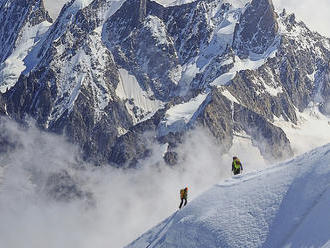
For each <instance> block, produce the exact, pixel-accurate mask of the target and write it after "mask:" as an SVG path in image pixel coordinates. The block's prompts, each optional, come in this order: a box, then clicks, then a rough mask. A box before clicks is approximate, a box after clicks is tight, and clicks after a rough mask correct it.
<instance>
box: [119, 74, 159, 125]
mask: <svg viewBox="0 0 330 248" xmlns="http://www.w3.org/2000/svg"><path fill="white" fill-rule="evenodd" d="M119 73H120V80H119V84H118V86H117V88H116V94H117V96H118V97H119V98H120V99H122V100H126V108H127V110H128V111H129V113H130V114H131V116H132V118H133V120H134V123H138V122H140V121H142V120H143V119H145V118H148V117H150V116H152V115H153V114H154V113H155V112H156V111H157V110H158V109H160V108H161V107H162V106H163V103H162V102H161V101H158V100H152V99H151V96H150V95H149V94H148V93H147V92H146V91H145V90H143V89H142V88H141V87H140V85H139V82H138V81H137V80H136V78H135V76H133V75H131V74H129V72H128V71H126V70H125V69H119Z"/></svg>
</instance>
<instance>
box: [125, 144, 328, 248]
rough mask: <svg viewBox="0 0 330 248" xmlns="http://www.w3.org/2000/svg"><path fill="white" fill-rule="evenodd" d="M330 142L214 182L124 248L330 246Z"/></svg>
mask: <svg viewBox="0 0 330 248" xmlns="http://www.w3.org/2000/svg"><path fill="white" fill-rule="evenodd" d="M329 159H330V144H328V145H325V146H323V147H320V148H317V149H315V150H312V151H310V152H308V153H306V154H303V155H302V156H299V157H297V158H295V159H293V160H291V161H288V162H285V163H283V164H280V165H278V166H276V167H272V168H269V169H266V170H264V171H258V172H255V173H248V174H243V175H242V176H234V177H233V178H231V179H227V180H225V181H223V182H220V183H219V184H217V185H215V186H213V187H212V188H211V189H210V190H208V191H206V192H205V193H203V194H202V195H200V196H199V197H198V198H196V199H194V200H193V201H191V202H189V204H188V205H187V206H186V207H184V208H183V209H182V210H181V211H177V212H175V213H174V214H173V215H172V216H170V217H169V218H168V219H166V220H164V221H163V222H162V223H160V224H159V225H158V226H156V227H154V228H153V229H151V230H150V231H148V232H147V233H145V234H144V235H142V236H141V237H140V238H138V239H137V240H136V241H134V242H133V243H131V244H130V245H128V246H126V248H142V247H143V248H145V247H149V248H151V247H153V248H160V247H164V248H165V247H167V248H174V247H178V248H179V247H180V248H188V247H189V248H194V247H196V248H197V247H204V248H211V247H212V248H213V247H329V245H330V222H329V218H330V214H329V211H328V208H329V204H330V188H329V181H330V167H329Z"/></svg>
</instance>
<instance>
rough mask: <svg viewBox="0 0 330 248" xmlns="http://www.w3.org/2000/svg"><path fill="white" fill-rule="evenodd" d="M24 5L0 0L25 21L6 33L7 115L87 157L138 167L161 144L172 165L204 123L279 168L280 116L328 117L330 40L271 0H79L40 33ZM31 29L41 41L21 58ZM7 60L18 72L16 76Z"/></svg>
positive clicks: (38, 15) (2, 69)
mask: <svg viewBox="0 0 330 248" xmlns="http://www.w3.org/2000/svg"><path fill="white" fill-rule="evenodd" d="M23 2H24V1H19V2H17V1H2V2H0V3H1V8H2V9H3V10H5V11H1V14H0V15H1V16H0V18H2V19H3V20H11V19H12V18H14V17H15V16H16V17H17V16H19V15H20V16H21V18H22V19H20V20H22V22H20V25H18V26H17V27H16V26H15V27H14V28H11V29H10V31H9V32H8V30H7V31H5V29H2V31H1V30H0V46H1V47H5V46H6V47H8V48H6V49H7V50H5V49H3V50H2V53H0V55H1V57H0V58H2V61H3V62H2V63H1V65H0V87H1V89H2V92H3V93H2V94H1V95H0V104H1V105H0V113H1V114H3V115H8V116H10V117H12V118H15V119H16V120H24V118H25V117H26V116H32V117H33V118H35V119H36V120H37V123H38V125H39V126H40V127H42V128H44V129H48V130H50V131H54V132H57V133H63V134H65V135H67V136H68V137H69V139H70V140H71V141H72V142H74V143H77V144H79V145H80V146H81V148H82V151H83V154H84V158H85V159H91V160H93V161H96V162H97V163H102V162H110V163H113V164H114V165H115V166H135V165H136V163H137V161H138V159H140V158H145V157H147V156H149V154H150V151H149V148H148V147H149V144H150V142H154V141H155V142H161V143H164V144H168V150H167V153H165V156H164V157H165V159H166V161H167V162H169V163H170V164H175V161H177V159H178V158H177V155H176V153H175V149H176V147H177V146H178V145H179V144H180V142H181V141H182V140H183V137H184V134H185V132H187V130H189V129H190V128H193V127H194V126H195V125H201V126H204V127H206V128H207V129H208V130H209V131H210V132H211V133H212V134H213V135H214V137H215V138H216V139H217V140H218V142H219V143H221V144H222V145H223V147H224V149H225V150H228V149H229V148H230V147H231V145H232V142H233V138H234V137H235V136H237V135H242V134H244V135H245V136H246V137H247V138H249V139H251V140H252V142H253V143H254V144H256V145H257V146H258V147H259V149H260V151H261V153H262V154H263V155H264V156H265V158H267V159H269V160H277V159H281V158H285V157H288V156H291V155H292V150H291V147H290V141H289V139H288V138H287V136H286V134H285V133H284V131H283V130H282V129H280V128H279V127H276V126H275V125H274V123H273V122H274V119H275V118H283V119H285V120H287V121H289V122H292V123H293V124H295V123H296V122H297V114H296V113H297V111H303V110H304V109H305V108H306V107H307V106H308V105H309V104H310V103H311V102H312V103H315V104H318V105H319V106H320V108H321V110H322V111H323V112H324V113H326V114H329V88H330V82H329V78H330V77H329V60H330V42H329V39H327V38H324V37H322V36H320V35H319V34H317V33H313V32H311V31H310V30H309V29H308V28H307V27H306V26H305V25H304V24H303V23H298V22H296V21H295V18H294V16H293V15H286V14H285V13H282V14H281V15H278V14H276V13H275V11H274V7H273V5H272V2H271V1H270V0H252V1H248V0H246V1H242V2H240V3H236V2H235V3H234V2H231V1H223V0H205V1H198V2H194V3H189V4H184V5H178V6H172V7H164V6H162V5H160V4H157V3H156V2H151V1H148V0H143V1H142V0H141V1H139V0H126V1H116V2H113V1H109V0H94V1H81V0H72V1H70V2H69V3H68V4H67V5H65V7H64V8H63V10H62V11H61V13H60V15H59V17H58V19H57V20H56V21H55V22H54V23H53V24H52V25H50V24H49V25H48V26H47V25H42V27H41V26H40V27H39V26H38V24H40V23H44V22H46V21H47V20H48V21H50V20H49V17H48V14H47V13H46V12H45V10H44V8H43V4H42V1H32V2H33V3H32V2H31V1H29V4H28V3H25V4H24V3H23ZM32 6H34V7H33V8H32ZM23 13H24V14H23ZM23 16H24V18H23ZM8 22H9V21H5V23H8ZM27 22H29V23H30V24H29V25H32V26H33V25H36V27H37V26H38V28H40V33H38V32H36V33H38V36H37V39H36V40H34V42H32V43H31V44H32V45H31V46H30V47H29V48H26V49H25V50H24V53H23V55H20V56H16V55H15V51H18V50H17V49H19V48H20V46H18V48H15V44H19V43H17V42H16V43H15V39H16V40H18V37H19V36H20V34H21V33H24V30H25V28H24V27H25V26H26V25H25V26H24V23H27ZM4 26H6V27H7V29H9V26H8V24H6V25H4ZM38 28H36V30H39V29H38ZM1 32H2V33H1ZM8 34H10V37H9V36H8ZM9 40H10V41H12V42H9ZM8 42H9V43H8ZM7 44H8V46H7ZM10 47H11V48H10ZM14 48H15V49H16V50H15V49H14ZM20 51H21V50H20ZM14 55H15V56H16V57H15V56H14ZM9 58H10V59H12V58H15V59H16V61H20V63H21V64H22V67H21V68H20V70H17V71H16V74H15V75H14V76H12V75H11V74H10V73H9V72H11V71H12V70H13V66H12V65H11V64H10V63H9V62H10V61H11V60H10V59H9ZM1 99H2V100H1ZM182 110H184V111H182ZM146 133H152V135H149V136H148V135H146Z"/></svg>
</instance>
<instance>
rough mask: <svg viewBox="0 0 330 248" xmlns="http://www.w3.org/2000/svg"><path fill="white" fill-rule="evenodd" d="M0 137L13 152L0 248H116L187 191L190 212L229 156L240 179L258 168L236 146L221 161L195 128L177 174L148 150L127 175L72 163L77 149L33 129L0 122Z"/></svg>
mask: <svg viewBox="0 0 330 248" xmlns="http://www.w3.org/2000/svg"><path fill="white" fill-rule="evenodd" d="M0 132H1V134H2V135H3V136H6V137H7V139H9V140H10V141H11V142H13V143H16V144H19V145H18V146H16V148H15V149H13V150H11V151H9V152H7V154H5V155H0V220H1V221H0V243H1V247H6V248H9V247H16V248H17V247H27V248H28V247H31V248H32V247H33V248H37V247H43V248H44V247H48V248H52V247H56V248H57V247H62V248H63V247H68V248H69V247H70V248H72V247H79V248H84V247H86V248H87V247H88V248H90V247H95V248H101V247H102V248H103V247H104V248H105V247H107V248H116V247H123V246H125V245H126V244H128V243H130V242H131V241H133V240H134V239H135V238H137V237H138V236H139V235H140V234H142V233H143V232H145V231H146V230H147V229H149V228H151V227H152V226H154V225H156V224H157V223H159V222H160V221H161V220H163V218H166V217H167V216H169V215H170V214H172V213H173V212H174V211H176V210H177V209H178V205H179V190H180V188H182V187H184V186H188V187H189V194H188V204H189V201H191V200H192V199H194V198H195V197H196V196H197V195H199V194H200V193H202V192H203V191H205V190H207V189H208V188H209V187H210V186H212V185H213V184H215V183H217V182H219V180H221V179H223V178H226V177H230V175H231V160H232V156H233V155H238V156H239V157H240V158H241V160H242V162H243V166H244V169H245V170H244V171H249V170H252V169H253V170H254V169H259V168H262V167H264V166H265V163H264V161H263V160H262V159H261V158H260V155H259V153H258V150H257V149H256V148H254V147H252V146H248V145H244V144H243V143H242V142H239V143H237V144H236V145H235V146H234V147H233V148H232V150H231V151H230V152H229V153H228V154H220V151H221V147H220V146H219V145H217V144H216V142H215V140H214V139H213V138H212V137H211V136H210V135H209V134H208V132H206V131H205V130H203V129H201V128H197V129H195V130H193V131H191V132H190V133H189V134H187V137H186V138H185V142H184V144H182V145H181V146H180V147H179V148H178V153H179V156H180V158H182V159H181V161H180V163H179V164H178V165H177V166H174V167H170V166H167V165H165V164H164V162H163V161H162V157H161V156H162V154H163V150H164V148H163V146H161V145H158V144H153V145H152V156H151V157H150V158H148V159H147V160H145V161H141V164H142V166H141V167H140V168H139V169H130V170H122V169H115V168H113V167H110V166H107V165H104V166H99V167H95V166H92V165H89V164H86V163H83V162H79V158H78V149H77V147H75V146H74V145H72V144H70V143H68V142H67V141H66V140H65V138H64V137H61V136H57V135H53V134H50V133H45V132H42V131H40V130H38V129H37V128H36V127H35V126H34V125H33V124H31V125H30V127H29V128H21V127H19V126H18V125H17V124H16V123H14V122H12V121H8V120H3V119H2V120H0ZM244 173H245V172H244Z"/></svg>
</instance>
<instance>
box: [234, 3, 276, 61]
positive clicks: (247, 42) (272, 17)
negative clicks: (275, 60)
mask: <svg viewBox="0 0 330 248" xmlns="http://www.w3.org/2000/svg"><path fill="white" fill-rule="evenodd" d="M276 18H277V14H276V13H275V10H274V6H273V3H272V2H271V0H252V2H251V4H249V5H248V7H247V8H246V10H245V12H244V14H243V15H242V16H241V18H240V21H239V24H237V25H236V28H235V35H234V42H233V47H234V49H236V51H237V52H238V54H239V56H241V57H247V56H248V54H249V51H251V52H254V53H258V54H263V53H264V52H265V51H266V50H267V48H268V47H269V46H270V45H271V44H272V43H273V42H274V39H275V36H276V35H277V31H278V24H277V20H276Z"/></svg>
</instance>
